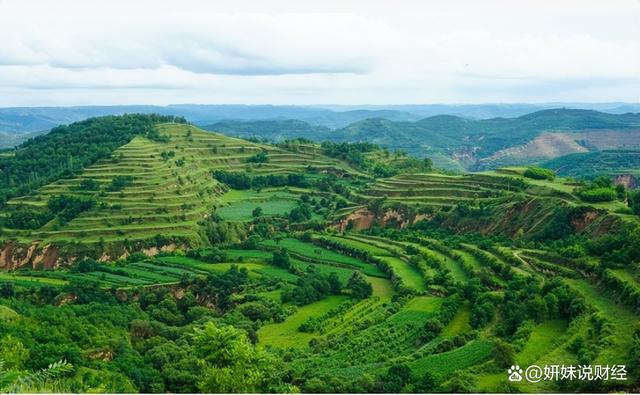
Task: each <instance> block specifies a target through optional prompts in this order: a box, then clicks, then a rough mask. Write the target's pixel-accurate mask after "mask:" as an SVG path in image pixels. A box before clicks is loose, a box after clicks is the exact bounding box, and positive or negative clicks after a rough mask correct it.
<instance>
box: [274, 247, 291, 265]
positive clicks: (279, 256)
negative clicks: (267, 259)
mask: <svg viewBox="0 0 640 395" xmlns="http://www.w3.org/2000/svg"><path fill="white" fill-rule="evenodd" d="M271 263H272V264H273V265H274V266H278V267H281V268H284V269H287V270H289V269H291V258H290V257H289V252H288V251H287V250H286V249H284V248H281V249H279V250H277V251H274V253H273V257H272V258H271Z"/></svg>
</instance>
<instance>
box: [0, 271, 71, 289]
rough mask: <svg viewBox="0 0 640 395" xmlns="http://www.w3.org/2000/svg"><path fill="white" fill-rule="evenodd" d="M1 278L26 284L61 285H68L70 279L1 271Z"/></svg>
mask: <svg viewBox="0 0 640 395" xmlns="http://www.w3.org/2000/svg"><path fill="white" fill-rule="evenodd" d="M0 280H2V281H11V282H14V283H16V284H18V285H25V286H44V285H51V286H61V285H66V284H67V283H68V281H65V280H61V279H56V278H48V277H40V276H30V275H26V274H25V275H23V274H10V273H0Z"/></svg>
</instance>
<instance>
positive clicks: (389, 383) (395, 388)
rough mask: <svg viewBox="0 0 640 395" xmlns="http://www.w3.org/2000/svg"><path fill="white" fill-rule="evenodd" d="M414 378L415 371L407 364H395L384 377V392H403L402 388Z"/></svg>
mask: <svg viewBox="0 0 640 395" xmlns="http://www.w3.org/2000/svg"><path fill="white" fill-rule="evenodd" d="M412 379H413V372H412V371H411V368H409V367H408V366H407V365H405V364H400V365H393V366H392V367H390V368H389V370H387V374H386V375H385V377H384V385H383V390H384V392H387V393H390V392H396V393H397V392H401V391H402V388H403V387H404V386H405V385H407V384H409V383H410V382H411V380H412Z"/></svg>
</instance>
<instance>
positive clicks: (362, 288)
mask: <svg viewBox="0 0 640 395" xmlns="http://www.w3.org/2000/svg"><path fill="white" fill-rule="evenodd" d="M347 288H349V289H350V290H351V296H352V297H354V298H356V299H366V298H368V297H369V296H371V294H372V293H373V287H372V286H371V284H370V283H369V282H368V281H367V280H366V279H365V278H364V276H363V275H362V274H361V273H360V272H353V274H352V275H351V277H349V281H348V282H347Z"/></svg>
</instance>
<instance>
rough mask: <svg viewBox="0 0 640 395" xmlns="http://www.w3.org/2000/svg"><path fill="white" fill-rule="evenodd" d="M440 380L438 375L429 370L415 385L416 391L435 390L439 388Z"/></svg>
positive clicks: (414, 390) (430, 391) (426, 391)
mask: <svg viewBox="0 0 640 395" xmlns="http://www.w3.org/2000/svg"><path fill="white" fill-rule="evenodd" d="M438 385H439V380H438V378H437V377H436V376H434V375H433V374H431V373H429V371H427V372H425V374H423V375H422V377H420V379H418V381H417V382H416V383H415V384H414V386H413V391H412V392H414V393H419V394H426V393H432V392H435V391H436V389H437V388H438Z"/></svg>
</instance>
